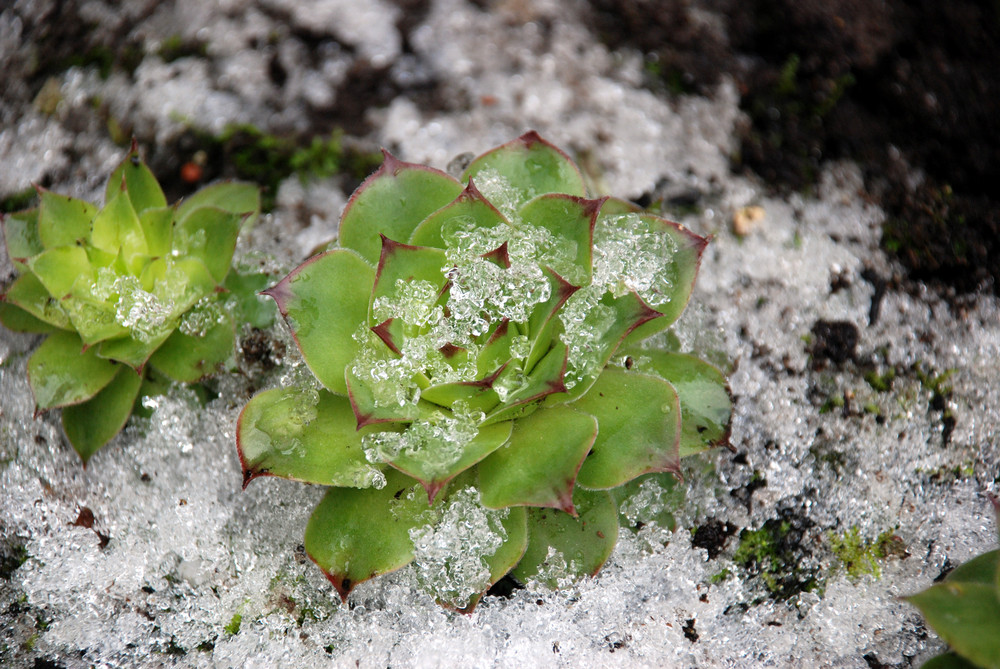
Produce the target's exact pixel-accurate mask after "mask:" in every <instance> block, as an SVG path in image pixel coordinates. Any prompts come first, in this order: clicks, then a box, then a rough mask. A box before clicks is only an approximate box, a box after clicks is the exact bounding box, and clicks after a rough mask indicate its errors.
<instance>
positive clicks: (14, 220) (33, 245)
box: [0, 208, 45, 270]
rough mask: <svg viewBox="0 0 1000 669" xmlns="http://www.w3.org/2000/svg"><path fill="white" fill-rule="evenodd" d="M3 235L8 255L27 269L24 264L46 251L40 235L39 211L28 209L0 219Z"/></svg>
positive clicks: (21, 268)
mask: <svg viewBox="0 0 1000 669" xmlns="http://www.w3.org/2000/svg"><path fill="white" fill-rule="evenodd" d="M0 220H2V222H3V235H4V240H5V241H6V243H7V255H9V256H10V259H11V260H13V261H14V263H15V265H17V268H18V270H23V269H24V268H25V266H24V262H25V261H26V260H27V259H28V258H31V257H33V256H36V255H38V254H39V253H41V252H42V251H44V250H45V245H44V244H42V239H41V237H40V236H39V234H38V209H37V208H36V209H28V210H26V211H19V212H15V213H12V214H7V215H6V216H2V217H0Z"/></svg>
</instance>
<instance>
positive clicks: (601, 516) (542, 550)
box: [511, 488, 618, 588]
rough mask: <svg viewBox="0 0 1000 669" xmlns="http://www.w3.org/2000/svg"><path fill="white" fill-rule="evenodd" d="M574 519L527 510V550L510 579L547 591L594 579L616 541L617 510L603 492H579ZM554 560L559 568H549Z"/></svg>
mask: <svg viewBox="0 0 1000 669" xmlns="http://www.w3.org/2000/svg"><path fill="white" fill-rule="evenodd" d="M573 503H574V506H575V507H576V510H577V513H578V515H577V517H573V516H571V515H569V514H568V513H564V512H562V511H557V510H554V509H528V547H527V550H525V552H524V557H523V558H521V561H520V562H519V563H518V565H517V566H516V567H514V570H513V572H511V573H512V574H513V576H514V577H515V578H516V579H517V580H519V581H521V582H522V583H528V582H529V581H533V580H541V581H542V582H543V583H545V584H547V585H548V586H549V587H552V588H556V587H561V586H563V585H566V581H573V580H576V579H578V578H580V577H583V576H593V575H595V574H596V573H597V572H598V571H600V569H601V567H602V566H604V563H605V562H607V560H608V558H609V557H611V552H612V551H613V550H614V547H615V542H617V540H618V510H617V509H616V508H615V502H614V499H613V498H612V497H611V495H610V494H609V493H608V492H606V491H603V490H584V489H582V488H578V489H577V490H576V493H575V494H574V495H573ZM552 558H556V559H557V560H558V561H559V562H560V564H558V565H555V564H550V563H549V561H550V560H552Z"/></svg>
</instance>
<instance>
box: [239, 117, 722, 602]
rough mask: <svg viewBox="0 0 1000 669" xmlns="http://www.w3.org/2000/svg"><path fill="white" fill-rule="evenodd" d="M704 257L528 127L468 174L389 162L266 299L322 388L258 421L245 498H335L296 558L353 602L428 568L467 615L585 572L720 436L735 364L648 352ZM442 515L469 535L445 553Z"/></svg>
mask: <svg viewBox="0 0 1000 669" xmlns="http://www.w3.org/2000/svg"><path fill="white" fill-rule="evenodd" d="M706 243H707V240H706V239H704V238H702V237H699V236H698V235H696V234H694V233H692V232H691V231H689V230H686V229H685V228H683V227H681V226H679V225H677V224H675V223H671V222H669V221H667V220H664V219H662V218H659V217H657V216H654V215H651V214H648V213H643V212H642V211H640V210H639V209H638V208H637V207H635V206H634V205H631V204H629V203H627V202H625V201H622V200H617V199H611V198H607V197H601V198H596V199H588V198H587V197H586V187H585V184H584V179H583V177H582V175H581V173H580V171H579V169H578V168H577V167H576V165H575V164H574V163H573V161H572V160H571V159H570V158H569V157H568V156H567V155H566V154H565V153H563V152H562V151H560V150H559V149H557V148H556V147H554V146H553V145H551V144H550V143H548V142H546V141H545V140H543V139H542V138H540V137H539V136H538V135H537V134H535V133H533V132H530V133H527V134H525V135H523V136H522V137H520V138H518V139H516V140H514V141H512V142H510V143H508V144H505V145H503V146H500V147H497V148H495V149H493V150H491V151H489V152H487V153H485V154H484V155H482V156H480V157H478V158H476V159H475V160H473V161H472V163H471V164H470V165H469V167H468V168H467V169H466V170H465V173H464V174H463V175H462V176H461V179H455V178H453V177H451V176H449V175H448V174H445V173H444V172H440V171H438V170H435V169H431V168H429V167H425V166H420V165H414V164H409V163H404V162H401V161H399V160H397V159H396V158H395V157H393V156H392V155H390V154H389V153H388V152H386V153H385V160H384V162H383V164H382V166H381V167H380V168H379V169H378V170H377V171H376V172H375V173H374V174H373V175H371V176H370V177H369V178H368V179H367V180H366V181H365V182H364V183H363V184H362V185H361V186H360V187H359V188H358V190H357V191H356V192H355V193H354V195H353V196H352V197H351V199H350V201H349V202H348V204H347V207H346V208H345V211H344V213H343V217H342V219H341V222H340V232H339V241H338V247H337V248H333V249H332V250H329V251H327V252H325V253H322V254H320V255H317V256H315V257H312V258H310V259H309V260H307V261H306V262H305V263H303V264H302V265H301V266H300V267H298V268H297V269H295V270H294V271H293V272H292V273H291V274H289V275H288V276H287V277H286V278H284V279H283V280H282V281H281V282H280V283H278V284H277V285H276V286H274V287H273V288H270V289H269V290H267V291H265V293H266V294H267V295H270V296H271V297H272V298H274V300H275V302H276V303H277V305H278V309H279V311H280V313H281V314H282V315H283V316H284V318H285V321H286V322H287V324H288V326H289V328H290V330H291V332H292V334H293V335H294V337H295V340H296V342H297V344H298V347H299V349H300V350H301V352H302V356H303V358H304V360H305V363H306V364H307V365H308V368H309V370H311V372H312V374H313V375H314V376H315V379H316V381H317V383H316V384H315V385H312V386H310V385H303V386H301V387H284V388H276V389H272V390H267V391H264V392H262V393H260V394H258V395H257V396H255V397H254V398H253V399H252V400H251V401H250V403H249V404H248V405H247V406H246V407H245V409H244V410H243V413H242V415H241V417H240V422H239V428H238V449H239V455H240V459H241V462H242V464H243V471H244V485H246V483H248V482H249V481H250V480H251V479H253V478H255V477H258V476H262V475H273V476H281V477H285V478H291V479H296V480H301V481H306V482H310V483H316V484H322V485H326V486H330V488H329V490H328V491H327V493H326V496H325V497H324V498H323V500H322V502H321V503H320V504H319V506H318V507H317V508H316V510H315V511H314V513H313V515H312V517H311V519H310V521H309V523H308V527H307V529H306V538H305V547H306V550H307V552H308V554H309V555H310V556H311V557H312V559H313V560H314V561H315V562H316V563H317V564H318V565H319V566H320V567H321V568H322V569H323V571H324V572H325V573H326V575H327V576H328V578H329V579H330V581H331V582H332V583H333V584H334V586H335V587H336V588H337V590H338V591H339V592H340V594H341V596H342V597H344V598H345V599H346V597H347V595H348V593H349V592H350V591H351V589H352V588H353V587H354V586H355V585H356V584H357V583H359V582H361V581H364V580H366V579H369V578H372V577H374V576H376V575H379V574H383V573H386V572H389V571H392V570H395V569H398V568H400V567H402V566H404V565H406V564H408V563H410V562H411V561H413V560H414V558H415V556H416V558H417V560H416V562H417V564H416V567H417V572H418V575H421V576H427V579H428V581H434V580H435V578H436V582H435V583H431V584H430V588H431V590H432V591H433V592H434V593H435V595H436V596H437V597H438V599H439V600H440V601H441V602H442V603H443V604H445V605H448V606H452V607H455V608H465V609H468V608H469V607H471V606H474V605H475V603H476V602H477V601H478V599H479V597H480V596H481V594H482V593H483V592H485V591H486V590H487V589H488V588H489V587H490V586H491V585H492V584H493V583H495V582H496V581H497V580H498V579H500V578H502V577H503V576H504V575H506V574H508V573H509V572H512V574H513V576H514V577H515V578H517V579H518V580H520V581H522V582H523V581H527V580H530V579H537V580H543V581H551V582H556V581H559V580H560V579H559V578H557V577H558V576H559V574H561V575H562V576H567V577H574V576H577V575H582V574H593V573H596V572H597V571H598V570H599V569H600V567H601V566H602V565H603V563H604V562H605V560H606V559H607V558H608V556H609V555H610V553H611V550H612V548H613V547H614V545H615V542H616V539H617V533H618V510H617V509H618V506H617V505H618V499H617V497H616V495H620V494H621V487H622V486H623V485H624V484H626V483H628V482H630V481H633V480H635V479H637V477H643V476H646V475H650V474H655V473H662V472H672V473H677V472H678V471H679V461H680V458H681V457H682V456H685V455H689V454H692V453H697V452H699V451H702V450H705V449H707V448H709V447H711V446H715V445H718V444H722V443H725V442H726V440H727V438H728V424H729V417H730V398H729V393H728V389H727V385H726V382H725V379H724V378H723V376H722V374H721V373H720V372H719V371H718V370H717V369H715V368H713V367H712V366H710V365H708V364H707V363H705V362H702V361H700V360H698V359H697V358H695V357H692V356H689V355H685V354H681V353H676V352H670V351H666V350H659V349H655V348H649V347H648V346H644V345H643V340H646V339H647V338H649V337H651V336H653V335H655V334H657V333H659V332H661V331H663V330H665V329H666V328H667V327H669V326H670V324H671V323H673V322H674V321H675V320H676V319H677V317H678V316H679V315H680V313H681V311H682V310H683V309H684V307H685V305H686V303H687V302H688V299H689V297H690V294H691V290H692V286H693V282H694V279H695V275H696V272H697V269H698V265H699V261H700V257H701V253H702V251H703V249H704V247H705V245H706ZM442 523H444V524H445V525H447V524H448V523H450V524H451V525H450V527H451V529H452V530H454V529H455V528H456V527H458V528H461V527H471V526H477V527H479V528H480V529H479V530H477V532H475V533H473V534H472V535H470V536H468V537H466V539H465V540H459V541H458V543H457V544H455V545H453V546H452V548H451V549H449V550H450V552H449V550H442V549H441V547H442V546H443V545H444V544H443V543H442V541H443V538H444V534H445V533H444V530H443V529H442V527H443V525H442ZM459 534H461V533H460V532H459ZM452 535H454V536H458V535H456V534H455V532H452ZM470 545H475V546H476V547H477V548H476V551H478V552H476V551H472V552H473V553H476V554H475V555H474V556H473V558H474V559H472V560H471V562H470V560H469V551H470V550H471V549H468V546H470ZM556 564H558V565H559V566H560V569H561V571H560V572H559V574H555V571H553V566H554V565H556ZM431 572H434V573H435V574H437V577H435V575H434V574H432V573H431ZM459 572H462V573H461V574H459ZM463 574H464V576H463ZM460 576H461V578H460Z"/></svg>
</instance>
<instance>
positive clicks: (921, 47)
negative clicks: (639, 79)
mask: <svg viewBox="0 0 1000 669" xmlns="http://www.w3.org/2000/svg"><path fill="white" fill-rule="evenodd" d="M589 4H590V7H591V25H592V28H593V30H594V31H595V33H596V34H598V35H599V36H600V37H601V38H602V39H603V40H604V41H605V42H607V43H608V44H609V45H610V46H612V47H618V46H630V47H633V48H638V49H640V50H641V51H643V52H644V53H646V54H647V63H648V64H649V67H648V70H649V72H650V75H651V79H652V80H653V82H654V84H655V85H659V86H663V85H666V87H667V88H668V90H670V91H672V92H674V93H688V92H697V93H704V92H707V91H709V90H710V89H711V87H712V86H713V85H715V84H716V83H717V82H718V80H719V76H720V75H721V74H722V73H728V74H729V75H731V76H732V77H733V78H734V79H735V81H736V82H737V85H738V86H739V90H740V94H741V106H742V108H743V109H744V111H745V112H746V113H747V114H748V116H749V117H750V119H751V124H750V126H749V127H748V128H746V129H745V131H744V133H743V137H742V144H741V147H740V151H739V153H738V154H737V155H735V156H733V167H734V169H736V170H749V171H752V172H755V173H756V174H758V175H760V176H761V177H762V179H763V180H764V181H765V182H766V183H768V184H769V185H770V186H772V187H774V188H775V189H778V190H787V189H791V190H804V189H808V188H810V187H811V186H812V185H813V184H814V183H815V180H816V178H817V175H818V173H819V170H820V166H821V165H822V163H823V162H824V161H826V160H829V159H837V158H852V159H854V160H857V161H858V162H859V163H860V164H861V166H862V169H863V170H864V172H865V176H866V188H867V191H868V194H869V195H870V196H871V197H872V198H874V199H875V201H876V202H878V203H879V204H880V205H881V206H883V207H884V208H885V210H886V212H887V213H888V217H889V219H888V221H887V223H886V225H885V227H884V235H883V240H882V243H883V246H884V247H885V249H886V250H887V251H888V252H889V253H891V254H894V255H895V256H896V257H897V258H898V259H899V260H900V261H901V262H902V263H903V265H904V266H906V267H907V268H908V271H909V273H910V276H911V278H914V279H921V280H925V281H928V282H929V283H931V284H938V285H941V286H949V287H951V288H953V289H955V290H957V291H959V292H972V291H977V290H992V291H995V292H997V291H1000V281H997V278H998V272H1000V190H998V189H997V188H996V184H997V183H998V181H1000V179H998V177H1000V50H998V49H997V48H996V45H997V44H1000V3H997V2H976V1H975V0H958V1H957V2H950V3H939V2H931V1H930V0H912V1H906V0H886V2H878V3H876V2H864V1H863V0H832V1H820V0H777V1H773V0H772V1H765V0H751V1H750V2H738V1H737V0H704V1H703V2H692V1H691V0H663V1H661V0H625V1H624V2H618V1H617V0H616V1H612V0H590V3H589ZM694 5H696V6H697V7H698V8H699V9H702V10H708V12H709V13H710V15H711V16H713V17H715V18H716V19H717V20H718V22H719V23H720V24H721V29H720V27H713V26H712V24H711V22H706V21H703V20H700V19H698V18H696V17H697V14H693V13H692V12H691V8H692V6H694ZM917 172H922V173H923V174H925V175H926V176H925V179H924V180H923V181H922V182H921V183H917V184H914V180H913V178H912V177H913V175H914V174H915V173H917Z"/></svg>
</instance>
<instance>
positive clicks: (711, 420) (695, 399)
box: [628, 349, 732, 458]
mask: <svg viewBox="0 0 1000 669" xmlns="http://www.w3.org/2000/svg"><path fill="white" fill-rule="evenodd" d="M628 353H629V356H630V358H631V359H632V360H633V362H632V369H633V370H636V371H643V372H647V373H650V374H656V375H657V376H659V377H660V378H662V379H669V380H670V383H671V385H673V387H674V388H675V389H676V390H677V394H678V396H679V397H680V403H681V441H680V456H681V457H682V458H683V457H686V456H688V455H693V454H695V453H700V452H702V451H704V450H707V449H709V448H713V447H715V446H721V445H724V444H725V443H726V442H727V441H728V438H729V423H730V419H731V415H732V400H731V399H730V395H729V384H728V383H726V378H725V377H724V376H723V375H722V372H720V371H719V370H718V369H716V368H715V367H713V366H712V365H710V364H708V363H707V362H705V361H703V360H699V359H698V358H696V357H694V356H693V355H685V354H683V353H670V352H667V351H657V350H643V349H630V350H629V351H628Z"/></svg>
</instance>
